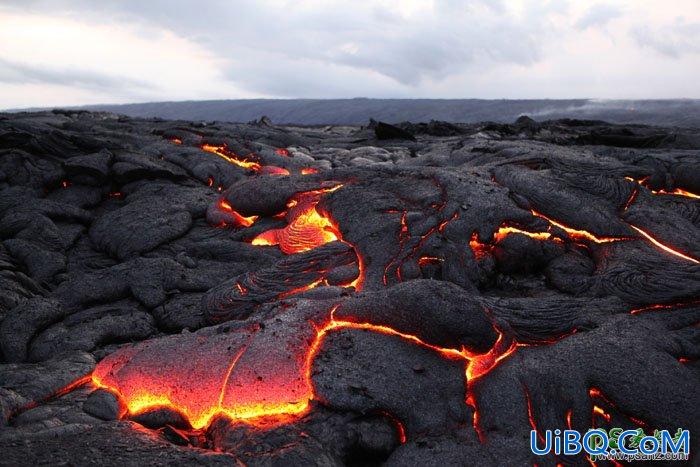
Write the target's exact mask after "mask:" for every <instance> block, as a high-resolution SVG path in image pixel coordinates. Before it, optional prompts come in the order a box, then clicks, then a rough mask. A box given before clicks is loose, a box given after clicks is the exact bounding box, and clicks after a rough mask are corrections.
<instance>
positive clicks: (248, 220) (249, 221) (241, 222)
mask: <svg viewBox="0 0 700 467" xmlns="http://www.w3.org/2000/svg"><path fill="white" fill-rule="evenodd" d="M219 208H220V209H221V210H222V211H225V212H226V213H227V214H229V215H230V216H231V217H233V219H234V221H235V223H236V225H237V226H238V227H250V226H251V225H253V223H255V221H256V220H257V219H258V216H250V217H245V216H242V215H241V214H239V213H238V212H236V211H234V210H233V208H232V207H231V205H230V204H229V203H228V202H227V201H226V200H225V199H222V200H220V201H219Z"/></svg>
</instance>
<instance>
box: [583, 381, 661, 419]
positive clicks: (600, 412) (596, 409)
mask: <svg viewBox="0 0 700 467" xmlns="http://www.w3.org/2000/svg"><path fill="white" fill-rule="evenodd" d="M588 395H589V396H590V398H591V399H593V400H595V399H599V400H600V401H603V402H605V404H607V405H608V406H610V407H612V408H614V409H615V410H617V411H618V412H619V413H620V414H622V415H624V416H625V417H627V418H628V419H629V420H630V421H631V422H632V423H634V424H636V425H638V426H640V427H642V428H646V427H647V424H646V423H645V422H643V421H642V420H639V419H638V418H634V417H630V416H629V415H626V414H624V413H623V412H622V411H620V409H618V408H617V406H616V405H615V404H613V403H612V401H610V399H608V398H607V397H605V395H604V394H603V392H602V391H601V390H600V389H598V388H594V387H592V388H589V389H588ZM596 417H600V418H603V419H605V420H606V421H608V422H609V421H610V419H611V416H610V414H609V413H608V412H606V411H605V410H604V409H603V408H601V407H600V406H598V405H596V404H595V403H594V404H593V421H594V422H595V419H596Z"/></svg>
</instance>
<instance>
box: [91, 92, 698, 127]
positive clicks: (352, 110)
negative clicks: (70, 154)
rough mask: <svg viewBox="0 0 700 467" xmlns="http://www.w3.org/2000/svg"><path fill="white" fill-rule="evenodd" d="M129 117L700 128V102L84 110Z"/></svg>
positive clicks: (196, 104)
mask: <svg viewBox="0 0 700 467" xmlns="http://www.w3.org/2000/svg"><path fill="white" fill-rule="evenodd" d="M82 108H85V109H88V110H103V111H109V112H115V113H119V114H124V115H128V116H131V117H160V118H165V119H177V120H219V121H229V122H248V121H251V120H255V119H258V118H260V117H261V116H263V115H264V116H267V117H269V118H270V119H271V120H272V121H273V122H274V123H278V124H301V125H323V124H334V125H342V124H347V125H362V124H366V123H367V122H368V120H369V119H370V118H374V119H376V120H382V121H386V122H390V123H397V122H403V121H411V122H427V121H430V120H444V121H448V122H464V123H473V122H480V121H494V122H512V121H514V120H515V119H516V118H518V117H519V116H521V115H528V116H530V117H532V118H534V119H535V120H548V119H556V118H580V119H591V120H605V121H609V122H613V123H638V124H647V125H662V126H679V127H695V128H700V100H695V99H677V100H593V99H567V100H547V99H528V100H509V99H502V100H484V99H366V98H355V99H288V100H285V99H240V100H209V101H181V102H151V103H142V104H123V105H94V106H85V107H82Z"/></svg>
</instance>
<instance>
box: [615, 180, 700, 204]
mask: <svg viewBox="0 0 700 467" xmlns="http://www.w3.org/2000/svg"><path fill="white" fill-rule="evenodd" d="M625 180H629V181H631V182H636V183H639V184H640V185H642V186H643V187H645V188H648V189H649V191H651V192H652V193H653V194H655V195H676V196H684V197H686V198H694V199H700V195H696V194H695V193H691V192H689V191H686V190H682V189H680V188H676V189H674V190H673V191H666V190H663V189H662V190H652V189H651V188H649V185H648V181H649V177H644V178H642V179H640V180H635V179H634V178H632V177H625Z"/></svg>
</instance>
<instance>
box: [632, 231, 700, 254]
mask: <svg viewBox="0 0 700 467" xmlns="http://www.w3.org/2000/svg"><path fill="white" fill-rule="evenodd" d="M629 226H630V227H632V228H633V229H634V230H636V231H637V232H639V233H640V234H641V235H642V236H643V237H644V238H646V239H647V240H649V241H650V242H651V243H653V244H654V245H656V246H658V247H659V248H661V249H662V250H664V251H665V252H667V253H671V254H672V255H674V256H678V257H679V258H683V259H685V260H687V261H692V262H693V263H695V264H700V261H698V260H697V259H695V258H693V257H691V256H688V255H686V254H683V253H681V252H680V251H678V250H674V249H673V248H671V247H669V246H666V245H664V244H663V243H661V242H660V241H658V240H657V239H655V238H654V237H652V236H651V235H649V234H648V233H647V232H645V231H644V230H642V229H640V228H639V227H635V226H634V225H632V224H629Z"/></svg>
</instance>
